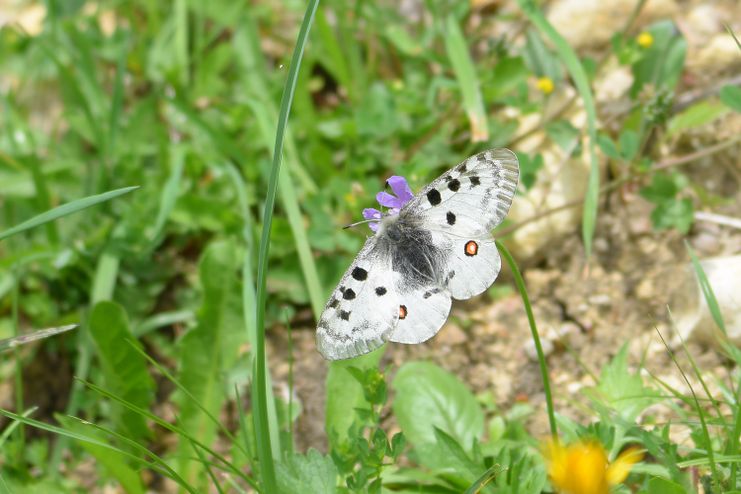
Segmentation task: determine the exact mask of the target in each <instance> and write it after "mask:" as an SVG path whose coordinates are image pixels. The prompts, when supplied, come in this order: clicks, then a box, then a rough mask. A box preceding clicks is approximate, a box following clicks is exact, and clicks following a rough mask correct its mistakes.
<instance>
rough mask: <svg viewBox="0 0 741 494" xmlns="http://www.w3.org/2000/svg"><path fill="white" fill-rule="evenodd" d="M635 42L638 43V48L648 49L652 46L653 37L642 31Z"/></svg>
mask: <svg viewBox="0 0 741 494" xmlns="http://www.w3.org/2000/svg"><path fill="white" fill-rule="evenodd" d="M636 41H637V42H638V46H640V47H641V48H650V47H651V45H652V44H654V37H653V36H652V35H651V33H647V32H646V31H643V32H642V33H641V34H639V35H638V38H637V39H636Z"/></svg>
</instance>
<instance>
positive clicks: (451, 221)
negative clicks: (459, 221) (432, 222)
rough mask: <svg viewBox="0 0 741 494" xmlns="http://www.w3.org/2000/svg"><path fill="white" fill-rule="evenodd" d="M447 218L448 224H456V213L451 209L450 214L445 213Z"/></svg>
mask: <svg viewBox="0 0 741 494" xmlns="http://www.w3.org/2000/svg"><path fill="white" fill-rule="evenodd" d="M445 219H446V220H447V222H448V225H455V215H454V214H453V213H452V212H451V211H448V214H447V215H445Z"/></svg>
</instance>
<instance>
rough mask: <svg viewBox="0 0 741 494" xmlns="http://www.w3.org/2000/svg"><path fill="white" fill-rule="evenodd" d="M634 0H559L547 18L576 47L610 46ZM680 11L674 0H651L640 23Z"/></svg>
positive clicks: (629, 12) (625, 19)
mask: <svg viewBox="0 0 741 494" xmlns="http://www.w3.org/2000/svg"><path fill="white" fill-rule="evenodd" d="M635 5H636V2H635V0H601V1H599V2H594V1H593V2H586V1H584V0H560V1H555V2H553V3H552V4H551V8H550V11H549V13H548V19H549V20H550V21H551V23H552V24H553V26H554V27H555V28H556V30H557V31H558V32H559V33H561V35H563V37H564V38H566V40H567V41H568V42H569V44H570V45H571V46H572V47H574V48H575V49H577V50H579V49H582V48H590V49H593V48H595V47H599V46H604V45H607V44H608V43H609V42H610V38H611V37H612V35H613V34H614V33H616V32H618V31H620V30H621V29H622V28H623V26H624V25H625V23H626V22H627V21H628V19H629V18H630V15H631V13H632V12H633V10H634V9H635ZM677 10H678V7H677V4H676V2H675V1H674V0H651V1H649V2H646V3H645V5H644V7H643V9H642V10H641V13H640V16H639V18H638V22H637V24H638V25H639V26H642V25H646V24H648V23H650V22H653V21H654V20H658V19H661V18H666V17H671V16H673V15H674V14H675V13H676V12H677Z"/></svg>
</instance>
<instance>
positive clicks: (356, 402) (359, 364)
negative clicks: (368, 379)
mask: <svg viewBox="0 0 741 494" xmlns="http://www.w3.org/2000/svg"><path fill="white" fill-rule="evenodd" d="M385 348H386V347H385V346H384V347H381V348H379V349H378V350H374V351H373V352H371V353H369V354H367V355H363V356H362V357H357V358H354V359H349V360H340V361H335V362H332V363H331V364H330V366H329V373H328V374H327V385H326V389H327V404H326V412H325V413H326V422H325V424H326V428H327V437H328V438H329V441H330V444H331V445H332V446H333V447H336V446H338V445H340V444H342V443H344V442H345V441H346V440H347V438H348V436H347V431H348V429H350V426H351V425H352V423H353V422H354V421H355V409H356V408H368V405H369V403H368V401H367V400H366V399H365V396H364V392H363V386H362V384H360V383H359V382H358V381H357V379H355V378H354V377H353V376H352V374H351V373H350V372H348V368H350V367H355V368H357V369H361V370H364V369H370V368H372V367H378V362H380V360H381V357H382V356H383V353H384V352H385V351H386V350H385Z"/></svg>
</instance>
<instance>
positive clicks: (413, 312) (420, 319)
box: [388, 280, 451, 344]
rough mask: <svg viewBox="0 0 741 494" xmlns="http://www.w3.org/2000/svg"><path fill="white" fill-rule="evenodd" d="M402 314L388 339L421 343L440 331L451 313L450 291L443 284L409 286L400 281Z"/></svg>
mask: <svg viewBox="0 0 741 494" xmlns="http://www.w3.org/2000/svg"><path fill="white" fill-rule="evenodd" d="M396 290H397V294H398V301H399V318H398V320H397V322H396V328H395V329H394V330H393V331H392V332H391V334H390V335H389V337H388V339H389V341H394V342H397V343H408V344H411V343H422V342H423V341H427V340H429V339H430V338H432V337H433V336H435V335H436V334H437V332H438V331H440V328H442V326H443V324H445V321H446V319H448V314H449V313H450V305H451V300H450V293H448V291H447V290H446V289H445V288H443V287H442V286H440V285H437V284H432V285H428V286H415V287H410V286H408V285H407V284H406V283H405V282H404V280H399V281H398V283H397V287H396Z"/></svg>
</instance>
